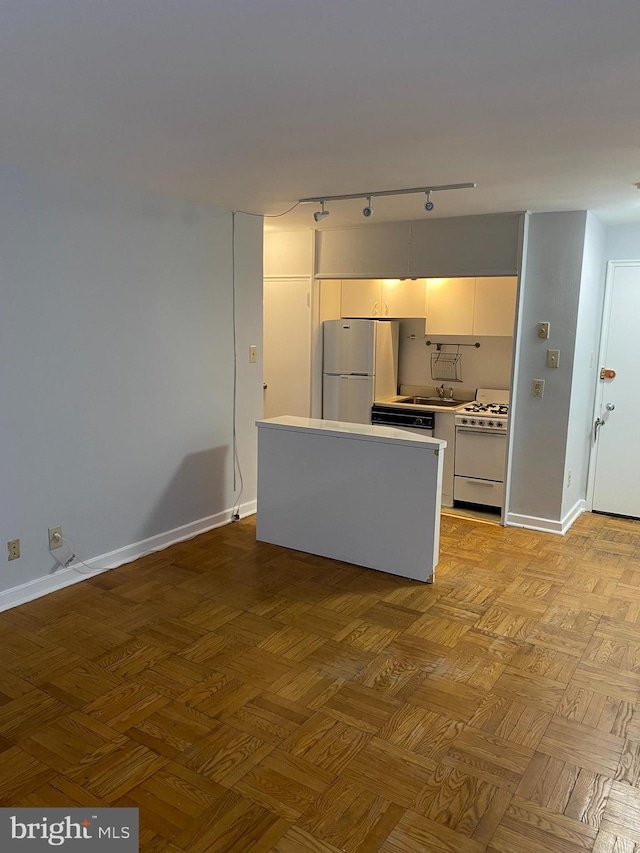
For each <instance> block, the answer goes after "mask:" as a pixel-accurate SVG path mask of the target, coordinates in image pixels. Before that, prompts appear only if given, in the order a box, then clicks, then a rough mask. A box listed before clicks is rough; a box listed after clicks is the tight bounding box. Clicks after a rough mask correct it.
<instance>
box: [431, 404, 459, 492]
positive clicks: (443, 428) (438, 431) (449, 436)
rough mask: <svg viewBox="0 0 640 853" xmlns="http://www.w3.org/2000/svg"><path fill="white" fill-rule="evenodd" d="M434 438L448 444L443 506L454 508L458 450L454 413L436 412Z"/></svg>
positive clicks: (444, 473) (443, 474)
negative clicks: (455, 462) (454, 482)
mask: <svg viewBox="0 0 640 853" xmlns="http://www.w3.org/2000/svg"><path fill="white" fill-rule="evenodd" d="M433 437H434V438H442V439H444V440H445V441H446V442H447V449H446V450H445V451H444V466H443V469H442V506H453V470H454V461H455V458H454V457H455V449H456V427H455V415H454V413H453V412H436V413H435V416H434V425H433Z"/></svg>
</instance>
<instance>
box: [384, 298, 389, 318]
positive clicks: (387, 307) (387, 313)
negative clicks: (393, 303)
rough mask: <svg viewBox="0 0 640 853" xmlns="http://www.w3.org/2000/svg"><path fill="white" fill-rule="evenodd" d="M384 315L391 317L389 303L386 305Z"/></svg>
mask: <svg viewBox="0 0 640 853" xmlns="http://www.w3.org/2000/svg"><path fill="white" fill-rule="evenodd" d="M384 313H385V316H387V317H388V316H389V303H388V302H385V303H384Z"/></svg>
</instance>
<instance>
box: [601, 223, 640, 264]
mask: <svg viewBox="0 0 640 853" xmlns="http://www.w3.org/2000/svg"><path fill="white" fill-rule="evenodd" d="M604 256H605V259H606V260H607V261H637V260H640V223H637V222H636V223H635V224H633V225H608V226H607V230H606V236H605V246H604Z"/></svg>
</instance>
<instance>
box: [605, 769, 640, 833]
mask: <svg viewBox="0 0 640 853" xmlns="http://www.w3.org/2000/svg"><path fill="white" fill-rule="evenodd" d="M638 815H640V789H638V788H634V787H632V786H631V785H627V784H626V783H624V782H614V783H613V784H612V786H611V791H610V792H609V798H608V800H607V805H606V807H605V810H604V815H603V818H602V824H601V827H602V829H603V830H604V831H605V832H609V833H611V835H616V836H620V837H621V838H623V839H625V840H626V841H632V842H634V843H637V842H638V840H639V839H640V834H639V833H638Z"/></svg>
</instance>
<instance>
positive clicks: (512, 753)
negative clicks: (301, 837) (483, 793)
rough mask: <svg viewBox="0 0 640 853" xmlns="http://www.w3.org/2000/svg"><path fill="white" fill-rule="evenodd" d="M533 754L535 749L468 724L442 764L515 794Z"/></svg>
mask: <svg viewBox="0 0 640 853" xmlns="http://www.w3.org/2000/svg"><path fill="white" fill-rule="evenodd" d="M532 756H533V750H532V749H528V748H527V747H524V746H519V745H518V744H515V743H513V741H507V740H505V739H504V738H501V737H498V736H497V735H493V734H487V733H486V732H483V731H481V730H480V729H474V728H472V727H471V726H467V727H466V728H465V729H464V730H463V731H462V732H461V733H460V735H459V736H458V737H457V738H456V740H455V741H454V743H453V746H451V747H450V749H449V751H448V752H447V754H446V755H445V757H444V758H443V760H442V763H443V764H445V765H447V766H448V767H453V768H457V769H459V770H460V771H461V772H464V773H467V774H469V775H471V776H475V777H476V778H478V779H481V780H484V781H487V782H489V783H490V784H492V785H495V786H496V787H498V788H503V789H504V790H506V791H511V792H512V793H513V792H514V791H515V790H516V788H517V787H518V784H519V782H520V779H521V778H522V775H523V773H524V772H525V770H526V769H527V766H528V765H529V761H530V760H531V758H532Z"/></svg>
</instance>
